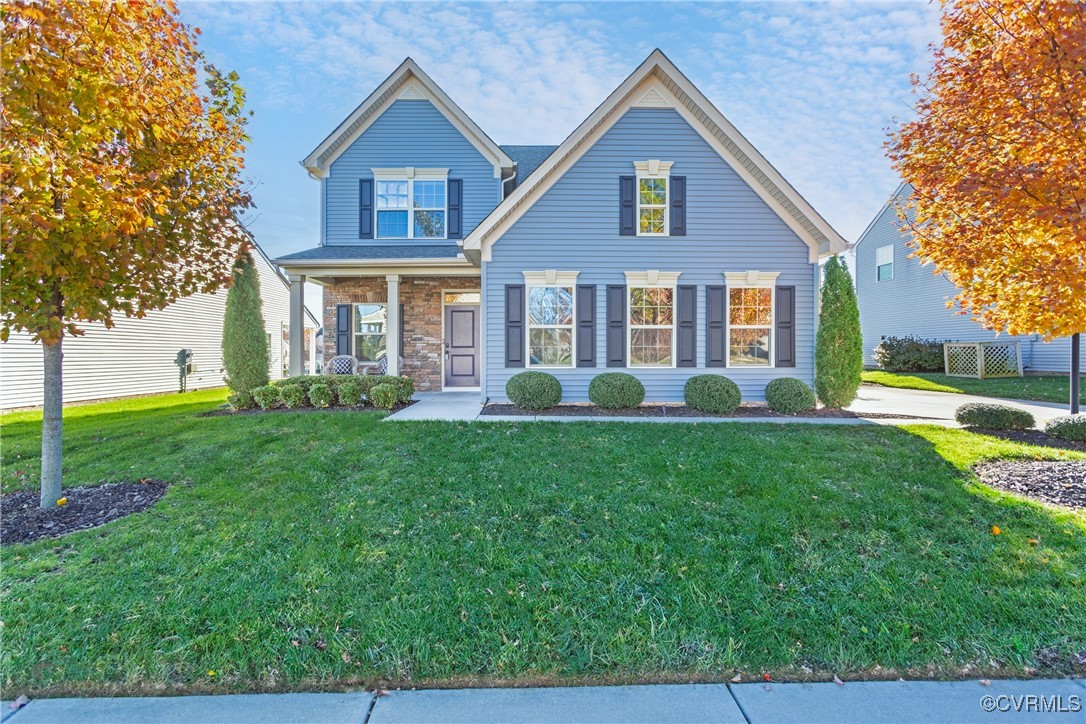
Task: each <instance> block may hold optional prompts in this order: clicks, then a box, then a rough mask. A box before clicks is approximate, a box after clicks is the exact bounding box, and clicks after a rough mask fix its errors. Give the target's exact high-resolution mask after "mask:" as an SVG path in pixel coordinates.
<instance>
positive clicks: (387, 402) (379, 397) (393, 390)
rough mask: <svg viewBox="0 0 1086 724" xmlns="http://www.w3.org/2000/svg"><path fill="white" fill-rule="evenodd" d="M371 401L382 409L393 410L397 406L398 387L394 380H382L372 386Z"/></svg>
mask: <svg viewBox="0 0 1086 724" xmlns="http://www.w3.org/2000/svg"><path fill="white" fill-rule="evenodd" d="M369 398H370V402H371V403H373V406H374V407H376V408H378V409H381V410H391V409H392V408H393V407H395V406H396V400H397V399H399V397H398V387H397V386H396V385H395V384H394V383H392V382H381V383H379V384H376V385H374V386H373V387H371V388H370V394H369Z"/></svg>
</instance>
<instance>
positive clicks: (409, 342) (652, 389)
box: [276, 50, 846, 401]
mask: <svg viewBox="0 0 1086 724" xmlns="http://www.w3.org/2000/svg"><path fill="white" fill-rule="evenodd" d="M540 110H541V111H545V109H540ZM302 164H303V166H304V167H305V168H306V169H307V170H308V171H309V173H310V175H311V176H312V177H313V178H315V179H317V180H318V181H319V182H320V187H321V209H322V211H321V246H319V247H317V248H315V249H308V250H305V251H300V252H298V253H295V254H290V255H287V256H284V257H282V258H279V259H277V260H276V264H278V265H279V266H280V267H281V268H282V269H283V270H284V271H286V272H287V274H288V275H289V278H290V279H291V290H292V294H293V295H294V296H293V299H294V300H295V303H296V304H297V305H300V304H301V303H302V293H303V292H302V290H303V288H304V282H305V281H311V282H314V283H317V284H320V285H323V287H324V289H323V293H324V326H325V329H326V330H328V334H329V336H328V340H327V343H326V344H325V350H326V351H325V354H326V356H327V357H331V356H333V355H336V354H350V355H354V356H356V357H357V358H358V359H359V360H360V362H361V363H362V364H363V365H377V364H386V365H387V368H388V370H389V372H391V373H396V372H400V373H403V374H406V375H409V376H411V377H412V378H413V379H414V380H415V382H416V385H417V387H418V389H420V390H424V391H425V390H447V389H478V390H479V391H480V395H481V397H482V399H484V400H488V399H489V400H491V401H504V400H506V399H507V398H506V394H505V383H506V381H507V380H508V379H509V378H510V377H511V376H512V375H514V374H516V373H518V372H521V371H524V370H525V369H538V370H545V371H547V372H549V373H551V374H554V375H555V376H557V377H558V379H559V380H560V381H561V383H562V388H563V399H564V400H566V401H584V400H587V395H588V383H589V381H590V380H591V379H592V378H593V377H594V376H596V375H597V374H600V373H603V372H608V371H617V370H622V371H625V372H629V373H631V374H634V375H636V376H637V377H638V378H640V379H641V380H642V381H643V382H644V384H645V387H646V391H647V394H646V399H648V400H650V401H672V400H681V399H682V398H683V385H684V383H685V381H686V380H687V378H689V377H690V376H691V375H694V374H699V373H713V374H721V375H727V376H728V377H730V378H731V379H733V380H735V382H736V383H738V384H739V386H740V388H741V389H742V391H743V395H744V397H745V398H746V399H752V400H757V399H762V398H763V395H764V390H765V385H766V383H767V382H769V381H770V380H771V379H773V378H776V377H798V378H799V379H802V380H803V381H805V382H807V383H808V384H810V383H812V382H813V380H814V336H815V326H816V321H817V319H816V318H817V311H816V307H817V303H816V298H817V282H818V261H819V258H820V257H822V256H825V255H827V254H833V253H839V252H842V251H844V249H845V246H846V245H845V241H844V240H843V239H842V238H841V237H840V236H839V235H838V234H837V233H836V232H835V231H834V230H833V229H832V228H831V227H830V225H829V224H828V223H826V221H825V220H824V219H822V217H821V216H819V215H818V213H817V212H815V210H814V209H813V208H811V206H810V205H809V204H808V203H807V202H806V201H805V200H804V199H803V198H802V197H801V196H800V195H799V194H798V193H797V192H796V191H795V189H793V188H792V187H791V185H789V184H788V182H787V181H786V180H785V179H784V178H782V177H781V175H780V174H779V173H778V172H777V171H776V169H774V168H773V167H772V166H771V165H770V164H769V163H768V162H767V161H766V160H765V159H764V158H763V157H762V156H761V155H760V154H759V153H758V152H757V151H756V150H755V149H754V148H753V147H752V146H751V145H750V143H749V142H748V141H747V140H746V139H745V138H744V137H743V136H742V135H741V134H740V133H739V132H738V131H737V130H736V129H735V128H734V127H733V126H732V125H731V124H730V123H729V122H728V121H727V119H725V118H724V116H723V115H722V114H721V113H720V111H718V110H717V109H716V108H715V107H714V106H713V105H712V104H711V103H710V102H709V101H708V100H707V99H706V98H705V97H704V96H703V95H702V94H701V92H700V91H699V90H698V89H697V88H695V87H694V86H693V84H692V83H691V82H690V81H689V80H688V79H687V78H686V77H685V76H683V75H682V73H680V72H679V70H678V69H677V68H676V67H675V66H674V65H672V63H671V61H669V60H668V59H667V58H666V57H665V56H664V55H663V53H661V52H660V51H658V50H657V51H655V52H653V53H652V54H651V55H650V56H649V57H648V59H647V60H645V62H644V63H642V64H641V65H640V66H639V67H638V68H637V70H636V71H635V72H634V73H633V75H631V76H630V77H629V78H627V79H626V81H624V82H623V83H622V85H620V86H619V87H618V88H617V89H616V90H615V91H614V92H613V93H612V94H611V95H610V96H609V97H608V98H607V99H606V100H605V101H604V102H603V104H602V105H601V106H600V107H599V108H597V109H596V110H595V111H594V112H593V113H592V114H591V115H590V116H589V117H588V118H587V119H586V120H585V121H584V122H583V123H582V124H581V125H580V126H579V127H578V128H576V129H575V130H574V131H573V132H572V134H570V136H569V137H568V138H567V139H566V140H565V141H564V142H563V143H562V145H561V146H558V147H557V148H554V147H547V146H499V145H497V144H496V143H494V141H492V140H491V139H490V137H489V136H487V135H486V133H484V132H483V130H482V129H481V128H480V127H479V126H478V125H476V124H475V123H474V122H473V121H472V120H471V119H470V118H468V117H467V116H466V115H465V114H464V112H463V111H462V110H461V109H460V108H459V107H458V106H457V105H456V104H455V103H453V101H452V100H451V99H450V98H449V97H448V96H447V95H446V94H445V93H444V92H443V91H442V90H441V89H440V88H439V87H437V85H435V84H434V82H433V81H432V80H431V79H430V78H429V77H427V76H426V75H425V74H424V73H423V72H422V70H420V69H419V67H418V66H417V65H416V64H415V63H414V62H413V61H412V60H410V59H408V60H406V61H405V62H404V63H403V64H402V65H401V66H400V67H399V68H398V69H397V70H396V71H395V72H394V73H393V74H392V75H391V76H390V77H389V78H388V79H386V80H385V81H384V82H383V83H382V84H381V85H380V86H379V87H378V88H377V90H375V91H374V92H373V94H372V95H370V96H369V97H368V98H367V99H366V100H365V101H363V103H362V104H361V105H360V106H359V107H358V108H357V109H356V110H355V111H354V112H353V113H351V115H350V116H349V117H348V118H347V119H346V120H344V121H343V123H341V124H340V126H339V127H338V128H337V129H336V130H335V131H334V132H333V133H332V134H331V135H330V136H329V137H328V138H326V139H325V140H324V141H323V142H322V143H321V144H320V145H319V146H318V147H317V148H316V149H315V150H314V151H313V153H312V154H310V156H309V157H308V158H306V159H305V160H304V161H303V162H302ZM389 350H396V351H398V353H399V354H389V353H388V352H389Z"/></svg>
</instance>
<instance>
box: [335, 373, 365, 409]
mask: <svg viewBox="0 0 1086 724" xmlns="http://www.w3.org/2000/svg"><path fill="white" fill-rule="evenodd" d="M363 392H365V385H364V384H363V382H362V378H361V377H346V378H344V379H343V380H341V381H340V382H339V384H338V385H337V388H336V397H337V398H338V399H339V404H341V405H346V406H348V407H351V406H354V405H361V404H362V393H363Z"/></svg>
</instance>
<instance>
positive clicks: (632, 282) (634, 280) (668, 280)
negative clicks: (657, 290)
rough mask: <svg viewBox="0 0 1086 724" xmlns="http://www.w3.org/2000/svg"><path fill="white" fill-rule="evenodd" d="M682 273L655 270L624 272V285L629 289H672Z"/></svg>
mask: <svg viewBox="0 0 1086 724" xmlns="http://www.w3.org/2000/svg"><path fill="white" fill-rule="evenodd" d="M681 273H682V272H662V271H658V270H656V269H649V270H648V271H628V272H626V285H627V286H631V287H673V286H675V285H676V284H677V283H678V282H679V274H681Z"/></svg>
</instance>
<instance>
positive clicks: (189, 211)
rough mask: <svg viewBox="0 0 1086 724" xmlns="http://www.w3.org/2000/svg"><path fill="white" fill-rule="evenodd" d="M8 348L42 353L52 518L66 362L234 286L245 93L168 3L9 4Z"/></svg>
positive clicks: (1, 296) (3, 328) (3, 187)
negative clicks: (83, 349)
mask: <svg viewBox="0 0 1086 724" xmlns="http://www.w3.org/2000/svg"><path fill="white" fill-rule="evenodd" d="M0 32H2V33H3V78H2V84H0V92H2V95H3V99H4V103H3V109H2V115H0V127H2V132H3V140H2V146H0V180H2V184H0V202H2V204H3V218H2V221H0V235H2V243H3V253H2V255H0V276H2V278H3V285H2V287H0V288H2V292H0V302H2V305H3V309H2V312H0V338H2V339H7V337H8V334H9V333H10V331H11V330H13V329H15V330H26V331H27V332H29V333H30V334H31V335H32V336H33V337H34V339H36V340H38V341H40V342H41V343H42V349H43V356H44V364H45V383H44V387H45V389H44V392H45V405H44V409H43V423H42V470H41V505H42V507H43V508H47V507H51V506H52V505H55V503H56V501H57V499H58V498H60V489H61V422H62V403H63V398H62V392H61V390H62V387H61V372H62V355H61V343H62V340H63V338H64V337H65V336H66V335H79V334H81V333H82V332H81V330H80V324H82V323H85V322H103V323H104V324H105V325H106V326H107V327H109V326H112V324H113V317H114V315H115V314H119V313H123V314H125V315H128V316H135V317H141V316H143V315H144V314H145V313H146V312H148V311H150V310H155V309H161V308H163V307H165V306H166V305H168V304H170V303H171V302H174V301H176V300H177V299H179V298H181V297H184V296H188V295H191V294H194V293H197V292H211V291H215V290H216V289H218V288H221V287H223V286H224V285H226V284H228V283H229V281H230V275H231V269H232V266H233V262H234V260H235V259H236V258H237V256H238V253H239V251H240V250H241V248H242V247H243V246H244V245H245V243H246V242H245V237H244V235H243V233H242V230H241V229H240V227H239V226H238V223H237V221H236V217H235V213H236V212H237V211H238V210H240V209H242V208H245V207H247V206H249V205H250V203H251V202H250V199H249V196H248V194H247V193H246V192H245V190H244V188H243V185H242V182H241V173H242V169H243V165H244V164H243V159H242V154H243V152H244V144H245V142H246V141H247V140H248V139H247V137H246V135H245V125H246V120H247V119H246V114H245V112H244V111H243V105H244V100H245V96H244V91H243V90H242V89H241V88H240V86H239V85H238V83H237V80H238V78H237V75H236V74H234V73H230V74H223V73H220V72H219V71H218V70H217V69H215V68H214V67H213V66H211V65H210V64H208V63H207V62H206V61H205V59H204V57H203V56H202V55H201V53H200V52H199V50H198V49H197V47H196V42H195V41H196V36H197V35H198V31H197V30H195V29H193V28H190V27H189V26H187V25H185V24H184V23H183V22H181V19H180V15H179V13H178V10H177V8H176V6H175V5H174V4H173V2H172V1H171V0H162V1H160V2H149V1H143V0H129V1H124V2H122V1H119V0H118V1H116V2H99V1H98V0H67V1H66V2H63V3H59V2H58V3H53V2H31V1H29V0H20V1H18V2H12V3H5V4H3V5H2V6H0Z"/></svg>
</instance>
